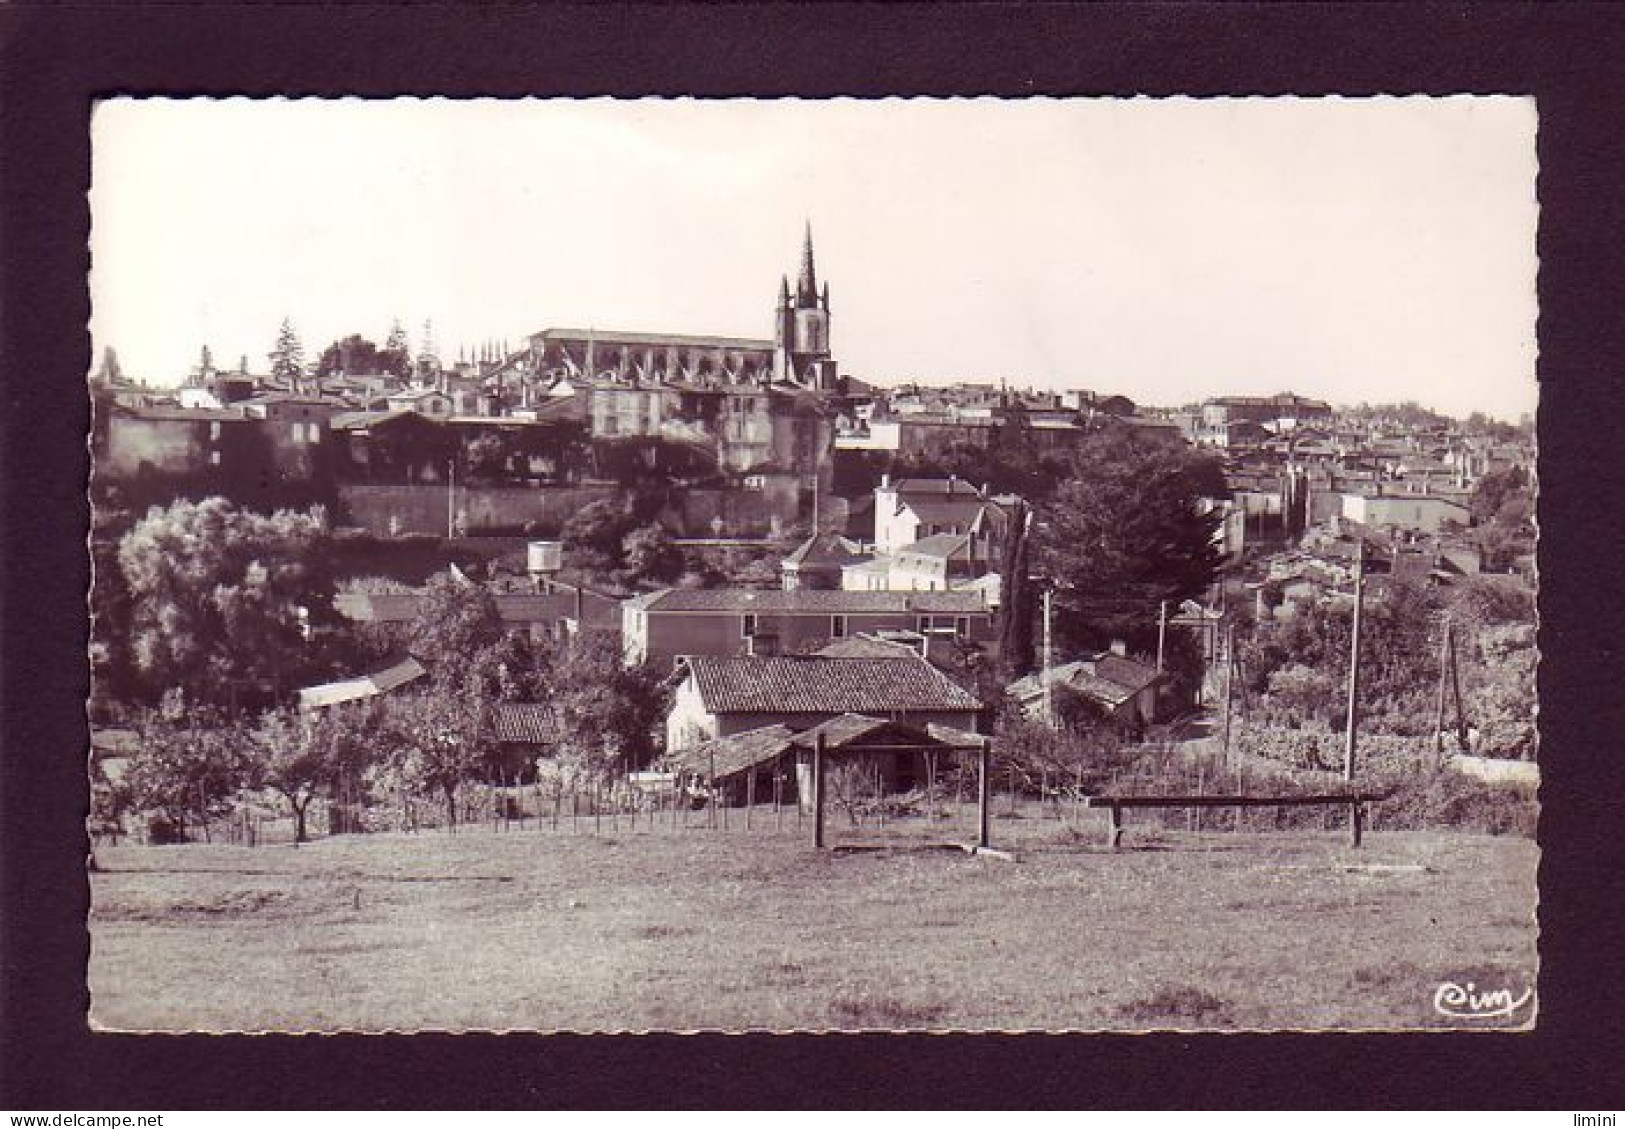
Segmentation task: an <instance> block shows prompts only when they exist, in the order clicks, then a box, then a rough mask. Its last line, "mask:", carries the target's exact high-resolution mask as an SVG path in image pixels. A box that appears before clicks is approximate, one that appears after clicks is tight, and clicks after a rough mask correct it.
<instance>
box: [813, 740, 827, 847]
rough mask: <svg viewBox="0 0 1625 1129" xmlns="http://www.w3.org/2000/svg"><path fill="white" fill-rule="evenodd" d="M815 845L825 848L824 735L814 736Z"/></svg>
mask: <svg viewBox="0 0 1625 1129" xmlns="http://www.w3.org/2000/svg"><path fill="white" fill-rule="evenodd" d="M812 801H813V846H814V847H815V848H816V849H818V850H820V851H821V850H823V849H824V735H823V734H822V733H819V734H817V735H815V736H814V737H813V763H812Z"/></svg>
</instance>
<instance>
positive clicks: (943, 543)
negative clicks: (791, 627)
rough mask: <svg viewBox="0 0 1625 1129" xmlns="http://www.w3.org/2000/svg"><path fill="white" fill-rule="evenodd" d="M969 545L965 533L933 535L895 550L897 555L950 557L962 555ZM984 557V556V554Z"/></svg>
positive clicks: (968, 539) (968, 537)
mask: <svg viewBox="0 0 1625 1129" xmlns="http://www.w3.org/2000/svg"><path fill="white" fill-rule="evenodd" d="M969 544H970V536H969V535H968V534H965V533H933V534H932V535H931V536H929V537H922V538H920V539H919V540H918V541H915V542H913V543H912V544H909V545H904V546H903V547H902V548H901V549H899V550H897V551H898V552H899V553H912V554H913V555H914V556H917V557H943V558H947V557H951V556H954V555H955V554H956V553H957V554H962V553H964V551H965V548H966V547H967V546H968V545H969ZM984 555H985V554H984Z"/></svg>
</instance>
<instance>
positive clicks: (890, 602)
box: [627, 588, 987, 615]
mask: <svg viewBox="0 0 1625 1129" xmlns="http://www.w3.org/2000/svg"><path fill="white" fill-rule="evenodd" d="M627 603H628V604H632V605H634V606H637V607H641V608H644V609H646V610H648V611H660V612H737V613H746V612H749V613H751V614H762V615H795V614H797V613H801V614H806V615H866V614H881V615H883V614H888V613H910V612H912V613H916V614H920V615H973V614H975V613H977V612H984V613H985V612H986V611H987V605H986V604H985V603H984V602H983V601H982V597H981V595H980V594H978V593H976V592H826V591H819V590H812V589H805V588H798V589H796V590H795V591H793V592H785V591H781V590H778V589H754V588H667V589H664V590H662V591H659V592H651V593H649V594H648V595H646V596H639V597H636V598H634V599H633V600H629V601H627Z"/></svg>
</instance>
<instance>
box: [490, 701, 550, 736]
mask: <svg viewBox="0 0 1625 1129" xmlns="http://www.w3.org/2000/svg"><path fill="white" fill-rule="evenodd" d="M491 732H492V734H493V735H494V736H495V737H496V739H497V740H498V741H503V742H512V743H514V744H525V745H545V744H548V743H549V742H551V741H552V740H553V739H554V738H555V737H557V736H558V730H557V728H556V727H555V726H554V724H553V713H552V710H551V709H550V708H549V707H547V706H545V705H539V704H536V703H533V702H498V703H496V704H495V705H493V706H492V707H491Z"/></svg>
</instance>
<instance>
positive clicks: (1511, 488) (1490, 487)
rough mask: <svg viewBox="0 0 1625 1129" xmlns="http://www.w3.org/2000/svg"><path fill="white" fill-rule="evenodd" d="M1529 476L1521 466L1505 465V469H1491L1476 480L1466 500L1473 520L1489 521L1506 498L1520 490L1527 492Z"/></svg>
mask: <svg viewBox="0 0 1625 1129" xmlns="http://www.w3.org/2000/svg"><path fill="white" fill-rule="evenodd" d="M1528 488H1529V476H1528V475H1526V474H1525V473H1524V470H1523V468H1522V467H1516V466H1514V467H1507V468H1506V469H1505V470H1496V471H1491V472H1490V473H1488V474H1486V475H1484V476H1483V477H1482V478H1480V479H1479V480H1478V482H1477V483H1476V484H1475V485H1474V486H1473V493H1472V496H1471V497H1470V498H1468V500H1467V508H1468V509H1469V510H1470V511H1471V512H1472V515H1473V520H1474V521H1475V522H1484V521H1489V520H1490V519H1492V518H1494V517H1495V516H1496V514H1497V512H1498V511H1499V510H1500V509H1501V507H1502V505H1503V504H1504V503H1505V502H1506V500H1507V498H1508V497H1510V496H1512V495H1514V494H1517V493H1518V492H1520V491H1523V492H1527V491H1528Z"/></svg>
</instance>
